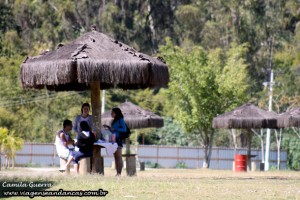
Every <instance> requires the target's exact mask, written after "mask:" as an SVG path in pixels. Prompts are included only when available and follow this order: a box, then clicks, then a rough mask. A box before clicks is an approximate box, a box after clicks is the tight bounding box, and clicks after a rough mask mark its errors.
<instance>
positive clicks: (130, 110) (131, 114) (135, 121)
mask: <svg viewBox="0 0 300 200" xmlns="http://www.w3.org/2000/svg"><path fill="white" fill-rule="evenodd" d="M118 108H120V109H121V111H122V113H123V115H124V120H125V122H126V124H127V126H128V127H129V128H131V129H140V128H149V127H157V128H159V127H163V126H164V120H163V118H162V117H160V116H158V115H156V114H154V113H153V112H151V111H149V110H145V109H143V108H141V107H139V106H137V105H135V104H133V103H131V102H129V101H126V102H125V103H121V104H120V105H119V106H118ZM101 119H102V124H106V125H109V126H110V124H111V122H112V120H113V118H112V117H111V112H110V111H108V112H105V113H103V114H102V115H101Z"/></svg>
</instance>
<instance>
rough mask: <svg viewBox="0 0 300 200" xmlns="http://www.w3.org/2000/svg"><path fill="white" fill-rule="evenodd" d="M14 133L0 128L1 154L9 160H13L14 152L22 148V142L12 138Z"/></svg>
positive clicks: (19, 139) (17, 138)
mask: <svg viewBox="0 0 300 200" xmlns="http://www.w3.org/2000/svg"><path fill="white" fill-rule="evenodd" d="M14 133H15V132H14V131H10V133H9V131H8V129H7V128H1V127H0V146H1V152H2V153H3V154H5V156H6V157H7V158H9V159H13V160H14V159H15V156H16V152H17V151H18V150H21V149H22V148H23V144H24V140H23V139H22V138H19V137H16V136H14Z"/></svg>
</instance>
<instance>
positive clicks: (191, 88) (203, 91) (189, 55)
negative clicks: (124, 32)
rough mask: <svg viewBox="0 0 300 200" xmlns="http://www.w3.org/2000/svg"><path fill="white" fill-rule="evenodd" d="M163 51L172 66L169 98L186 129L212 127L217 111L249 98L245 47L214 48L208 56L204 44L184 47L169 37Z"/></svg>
mask: <svg viewBox="0 0 300 200" xmlns="http://www.w3.org/2000/svg"><path fill="white" fill-rule="evenodd" d="M160 52H161V54H162V55H163V57H164V58H165V59H166V60H167V62H168V63H169V66H170V73H171V82H170V83H169V89H168V91H167V94H168V101H169V103H170V104H171V105H173V108H174V110H173V113H174V114H173V115H174V117H175V118H176V119H177V120H178V121H179V122H180V124H181V125H182V126H183V127H184V129H185V130H186V131H188V132H198V133H199V131H200V132H201V131H204V132H205V131H207V130H210V129H211V127H212V119H213V118H214V117H215V116H216V115H217V114H218V113H222V112H224V111H225V110H226V109H230V108H232V106H236V105H239V104H240V103H241V102H244V101H245V100H246V99H247V95H246V91H247V88H248V85H247V72H246V65H245V59H244V58H243V56H245V52H246V47H245V46H240V47H237V46H235V45H233V46H232V48H231V49H230V50H229V51H228V52H227V53H222V52H221V51H220V50H215V51H212V52H211V55H209V54H208V53H207V52H206V51H205V50H203V49H202V48H201V47H191V48H189V49H187V48H186V49H182V48H180V47H178V46H174V45H173V44H172V43H171V41H170V39H167V41H166V45H165V46H162V47H161V48H160ZM221 58H225V59H224V60H225V62H224V60H222V59H221ZM222 63H225V66H223V65H222Z"/></svg>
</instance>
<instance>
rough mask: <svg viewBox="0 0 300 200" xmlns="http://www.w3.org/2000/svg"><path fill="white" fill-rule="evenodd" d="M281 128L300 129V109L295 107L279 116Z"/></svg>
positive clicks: (278, 121)
mask: <svg viewBox="0 0 300 200" xmlns="http://www.w3.org/2000/svg"><path fill="white" fill-rule="evenodd" d="M277 119H278V120H277V126H278V127H279V128H289V127H300V107H295V108H291V109H289V110H287V111H286V112H284V113H281V114H279V115H278V118H277Z"/></svg>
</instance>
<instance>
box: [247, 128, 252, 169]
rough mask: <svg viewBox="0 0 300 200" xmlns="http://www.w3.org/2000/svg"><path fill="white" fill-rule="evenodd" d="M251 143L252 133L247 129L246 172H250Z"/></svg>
mask: <svg viewBox="0 0 300 200" xmlns="http://www.w3.org/2000/svg"><path fill="white" fill-rule="evenodd" d="M251 143H252V133H251V130H250V129H247V171H251Z"/></svg>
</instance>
